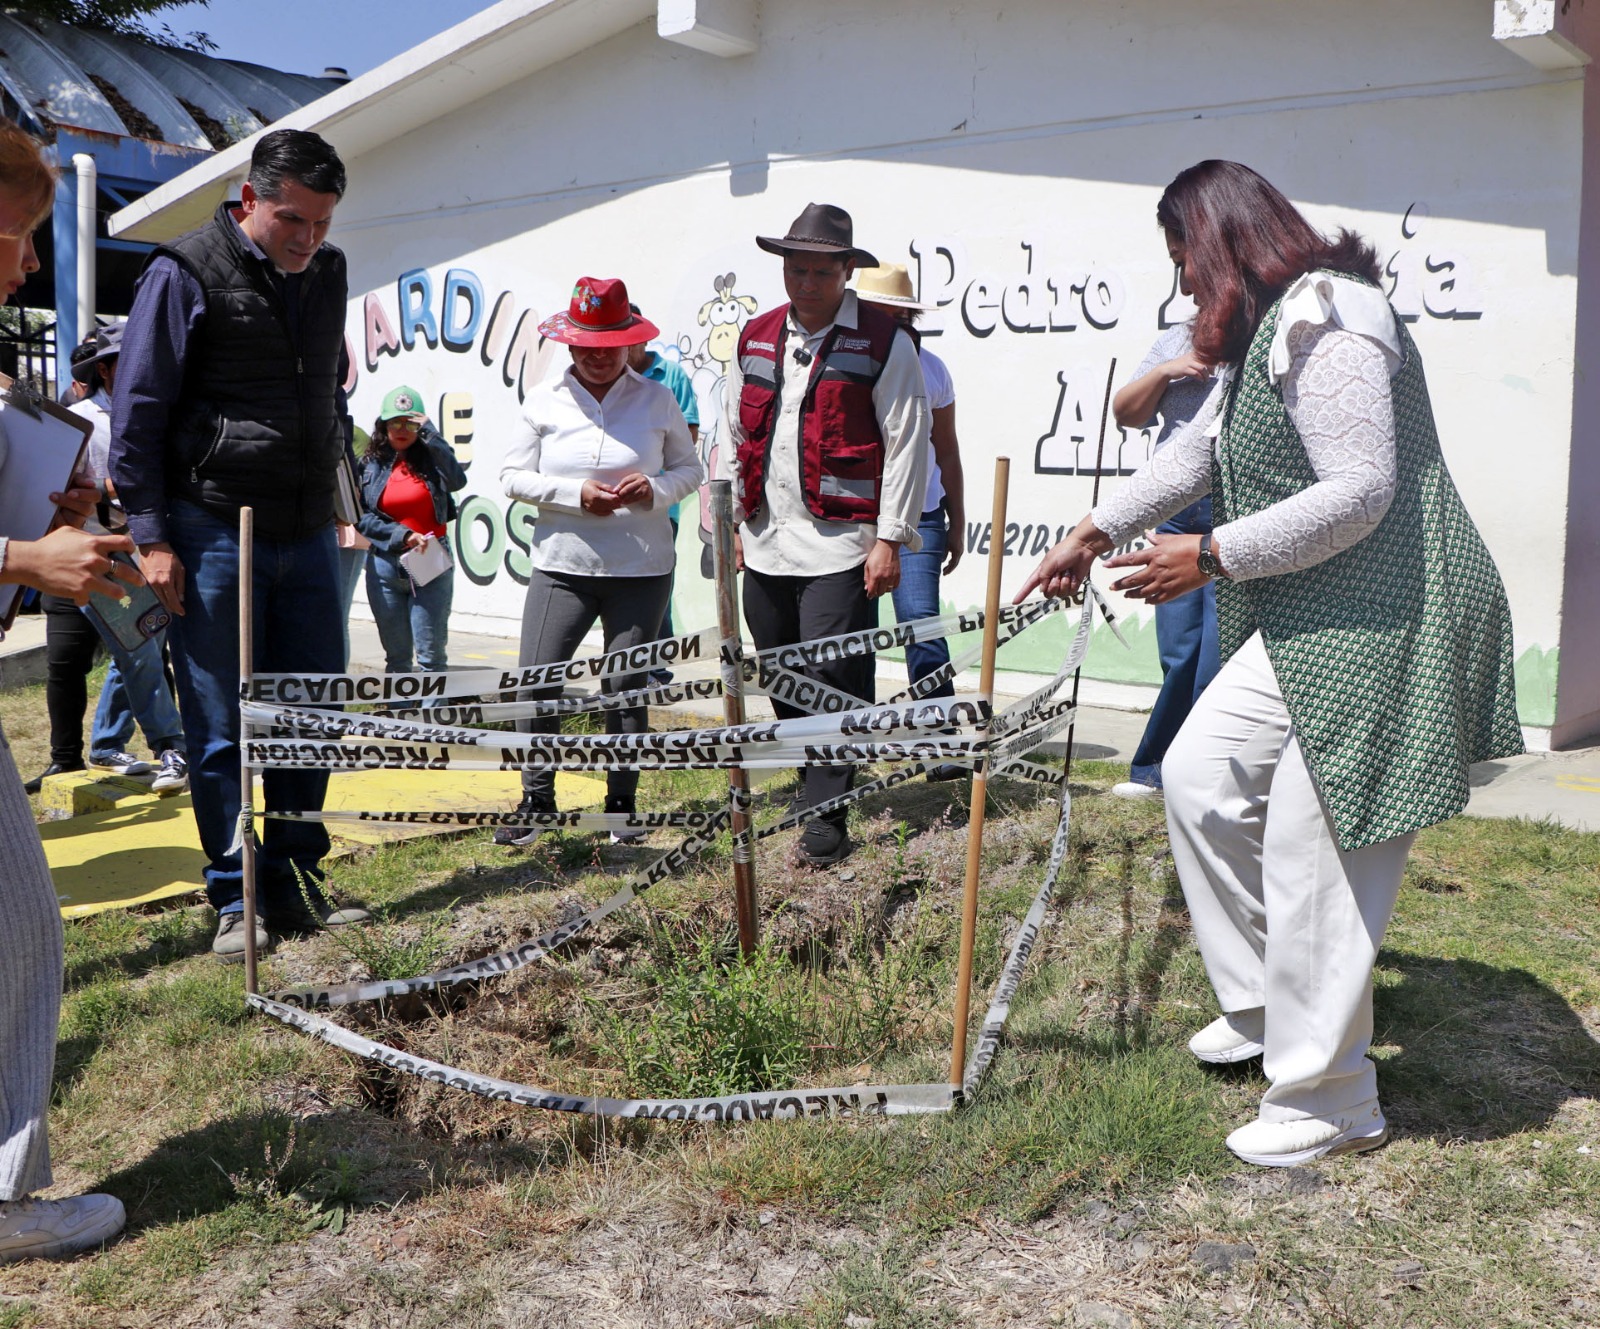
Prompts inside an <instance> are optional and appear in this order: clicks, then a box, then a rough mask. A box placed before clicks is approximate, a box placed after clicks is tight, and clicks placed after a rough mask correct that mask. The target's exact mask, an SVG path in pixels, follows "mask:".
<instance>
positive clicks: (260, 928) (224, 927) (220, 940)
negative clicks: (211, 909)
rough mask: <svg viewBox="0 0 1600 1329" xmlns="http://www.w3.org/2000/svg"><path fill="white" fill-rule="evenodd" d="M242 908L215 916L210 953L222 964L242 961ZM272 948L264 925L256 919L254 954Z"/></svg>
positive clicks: (241, 962)
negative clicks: (213, 936) (214, 928)
mask: <svg viewBox="0 0 1600 1329" xmlns="http://www.w3.org/2000/svg"><path fill="white" fill-rule="evenodd" d="M244 939H245V932H244V910H242V909H234V910H231V911H230V912H228V913H226V914H219V915H218V916H217V935H216V938H215V939H214V940H213V941H212V943H211V953H212V954H213V955H214V956H216V957H217V959H219V960H221V961H222V963H223V964H243V963H244ZM271 949H272V937H271V936H270V935H269V934H268V932H267V929H266V927H265V925H263V923H262V922H261V920H260V919H259V918H258V919H256V954H257V955H265V954H266V953H267V952H268V951H270V950H271Z"/></svg>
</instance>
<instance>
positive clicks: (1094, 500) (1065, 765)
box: [1061, 355, 1117, 784]
mask: <svg viewBox="0 0 1600 1329" xmlns="http://www.w3.org/2000/svg"><path fill="white" fill-rule="evenodd" d="M1116 381H1117V357H1116V356H1114V355H1113V356H1112V357H1111V368H1110V369H1108V370H1106V397H1105V400H1104V401H1103V402H1101V403H1100V442H1099V444H1098V445H1097V446H1096V448H1095V450H1094V493H1093V494H1092V495H1091V496H1090V499H1089V510H1090V511H1091V512H1093V511H1094V509H1095V508H1097V507H1098V506H1099V505H1100V470H1101V468H1102V467H1103V466H1104V464H1105V459H1106V420H1107V419H1108V418H1109V417H1110V415H1111V385H1112V384H1113V383H1115V382H1116ZM1088 593H1089V592H1088V591H1084V592H1082V593H1081V594H1080V595H1079V596H1078V598H1079V600H1080V601H1081V600H1082V599H1083V596H1085V595H1087V594H1088ZM1082 676H1083V669H1082V667H1081V666H1080V667H1079V668H1077V669H1074V670H1073V671H1072V721H1071V723H1070V724H1068V725H1067V756H1066V760H1065V761H1063V762H1062V763H1061V783H1062V784H1066V783H1067V781H1068V780H1070V779H1071V778H1072V741H1073V739H1074V737H1076V735H1077V732H1078V683H1079V680H1080V679H1081V678H1082Z"/></svg>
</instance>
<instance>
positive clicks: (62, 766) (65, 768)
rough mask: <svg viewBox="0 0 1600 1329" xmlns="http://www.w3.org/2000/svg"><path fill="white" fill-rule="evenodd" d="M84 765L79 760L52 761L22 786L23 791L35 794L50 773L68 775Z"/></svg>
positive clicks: (42, 786) (79, 769)
mask: <svg viewBox="0 0 1600 1329" xmlns="http://www.w3.org/2000/svg"><path fill="white" fill-rule="evenodd" d="M83 769H84V765H83V763H82V762H81V761H77V762H65V761H53V762H51V763H50V764H49V765H48V766H46V767H45V768H44V769H43V770H42V771H40V772H39V774H37V775H36V776H34V777H33V779H31V780H29V781H28V782H27V783H26V784H24V785H23V786H22V788H23V792H24V793H29V794H37V793H38V792H39V791H40V790H41V789H43V788H44V782H45V781H46V780H48V779H49V778H50V777H51V776H52V775H70V774H71V773H72V772H73V771H81V770H83Z"/></svg>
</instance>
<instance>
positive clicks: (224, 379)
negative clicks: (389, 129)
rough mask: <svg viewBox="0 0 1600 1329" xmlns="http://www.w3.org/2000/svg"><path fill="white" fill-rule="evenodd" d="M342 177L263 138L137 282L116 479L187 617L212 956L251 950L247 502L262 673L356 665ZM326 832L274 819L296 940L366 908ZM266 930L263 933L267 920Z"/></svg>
mask: <svg viewBox="0 0 1600 1329" xmlns="http://www.w3.org/2000/svg"><path fill="white" fill-rule="evenodd" d="M344 187H345V172H344V166H343V164H342V163H341V162H340V160H339V158H338V155H337V154H336V153H335V152H334V150H333V148H332V147H331V146H329V144H328V143H326V142H325V141H324V140H323V139H322V138H320V137H319V136H318V135H316V134H312V133H307V132H305V131H303V130H294V129H281V130H277V131H275V132H273V133H270V134H267V135H264V136H263V137H262V138H261V140H260V141H259V142H258V143H257V144H256V148H255V152H254V153H253V154H252V156H251V159H250V175H249V179H248V180H247V181H246V183H245V185H244V187H243V190H242V201H241V202H240V203H238V204H232V203H224V204H223V205H222V206H221V207H219V208H218V209H217V212H216V215H215V216H213V217H212V219H211V221H210V222H209V223H207V224H206V225H205V226H202V227H200V228H199V229H198V230H196V231H191V232H190V233H189V234H188V235H185V236H183V237H181V238H180V239H178V240H175V241H173V242H172V243H171V244H170V245H163V246H161V247H159V248H158V249H157V250H156V251H155V253H154V254H152V255H151V257H150V261H149V263H147V264H146V266H145V270H144V272H143V274H142V275H141V276H140V278H139V283H138V285H137V287H136V288H135V291H134V300H133V309H132V312H131V313H130V314H129V316H128V325H127V329H126V331H125V332H124V334H123V341H122V358H121V363H120V365H119V368H118V373H117V384H116V392H115V395H114V398H113V403H112V423H111V475H112V478H113V480H114V481H115V483H116V486H117V490H118V493H119V494H120V495H121V497H122V502H123V506H124V507H125V508H126V510H127V513H128V528H129V531H130V533H131V534H132V536H133V538H134V540H135V542H136V543H137V544H138V546H139V555H140V562H141V565H142V567H143V570H144V574H145V578H146V580H148V582H149V583H150V585H151V587H153V588H154V590H155V592H156V594H157V595H158V596H159V597H160V598H161V602H162V603H163V604H164V605H165V606H166V607H167V608H168V609H169V610H170V611H171V612H172V614H173V615H174V618H173V624H172V628H171V643H172V662H173V672H174V673H175V674H176V676H177V681H178V702H179V707H180V710H181V712H182V715H183V725H184V731H185V733H186V734H187V736H188V741H189V762H190V767H189V770H190V788H191V790H192V792H193V796H194V814H195V821H196V823H197V824H198V826H199V830H200V843H201V847H202V848H203V849H204V851H205V854H206V858H207V859H208V860H209V861H208V863H207V866H206V870H205V876H206V896H207V898H208V899H209V900H210V901H211V904H212V905H213V906H214V907H215V908H216V910H217V911H218V914H219V923H218V928H217V936H216V940H215V941H214V942H213V944H212V948H211V949H212V951H213V952H214V953H215V954H216V955H217V956H218V957H220V958H221V959H223V960H239V959H242V958H243V954H244V944H245V931H244V928H245V920H244V913H243V909H244V905H243V900H242V895H243V876H242V868H241V865H240V856H239V852H238V850H237V849H235V848H233V843H234V837H235V830H236V826H237V823H238V816H239V703H238V687H239V509H240V508H242V507H246V506H249V507H252V508H253V509H254V510H255V562H254V570H255V576H254V590H253V594H254V614H255V627H254V645H255V668H256V669H257V670H259V671H262V672H284V673H296V674H311V673H339V672H341V671H342V670H343V669H344V667H345V650H344V632H343V626H342V625H343V616H342V608H341V604H340V599H339V589H338V588H339V575H338V560H337V551H336V546H335V540H334V531H333V513H334V488H335V477H336V473H337V469H338V466H339V462H340V459H341V457H342V456H343V454H344V451H345V449H346V448H347V447H348V441H349V437H350V428H351V423H350V418H349V410H348V406H347V403H346V401H345V395H344V387H343V385H344V383H345V381H346V378H347V376H348V369H349V362H348V357H347V353H346V350H345V341H344V320H345V301H346V282H345V261H344V255H343V254H342V253H340V251H339V250H337V249H335V248H333V246H331V245H328V244H324V243H323V240H324V237H325V236H326V235H327V233H328V227H329V226H330V225H331V224H332V221H333V210H334V208H335V206H336V205H337V204H338V202H339V199H340V197H341V196H342V195H343V194H344ZM327 783H328V777H327V773H326V772H323V771H268V772H267V773H266V776H265V779H264V784H265V789H266V806H267V808H269V809H282V810H294V809H300V810H308V811H310V810H316V809H319V808H321V807H322V799H323V795H324V793H325V792H326V790H327ZM327 850H328V835H327V831H326V830H324V829H323V827H322V826H320V825H317V824H314V823H301V822H278V821H268V822H267V823H266V826H265V831H264V839H263V844H262V849H261V854H260V857H259V860H258V863H259V869H258V877H257V882H258V900H259V907H260V909H261V912H262V919H261V920H259V921H258V922H257V925H256V939H257V945H258V946H259V947H261V948H263V949H265V948H266V947H267V946H268V945H269V944H270V938H269V933H271V934H276V935H280V936H282V935H291V934H295V933H299V932H304V931H309V930H312V929H314V928H317V927H319V926H323V925H330V926H331V925H337V924H341V923H349V922H356V921H359V920H361V919H365V918H366V917H367V914H366V913H365V912H364V911H362V910H359V909H346V910H335V909H333V908H332V907H331V906H330V905H329V903H328V901H327V899H326V898H325V897H324V896H323V894H322V891H321V888H320V882H321V872H320V870H319V869H318V867H317V864H318V863H319V862H320V860H321V859H322V856H323V855H324V854H325V853H326V852H327ZM262 924H264V925H265V926H264V927H263V926H262Z"/></svg>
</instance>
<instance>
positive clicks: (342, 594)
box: [339, 549, 367, 660]
mask: <svg viewBox="0 0 1600 1329" xmlns="http://www.w3.org/2000/svg"><path fill="white" fill-rule="evenodd" d="M366 562H367V551H366V550H365V549H340V550H339V598H340V600H341V602H342V604H343V613H344V617H343V618H341V619H340V620H339V623H340V625H341V626H342V627H343V628H344V658H345V659H346V660H348V659H349V658H350V606H351V605H352V604H353V603H355V598H356V583H357V582H359V581H360V580H361V569H362V568H363V567H365V566H366Z"/></svg>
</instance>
